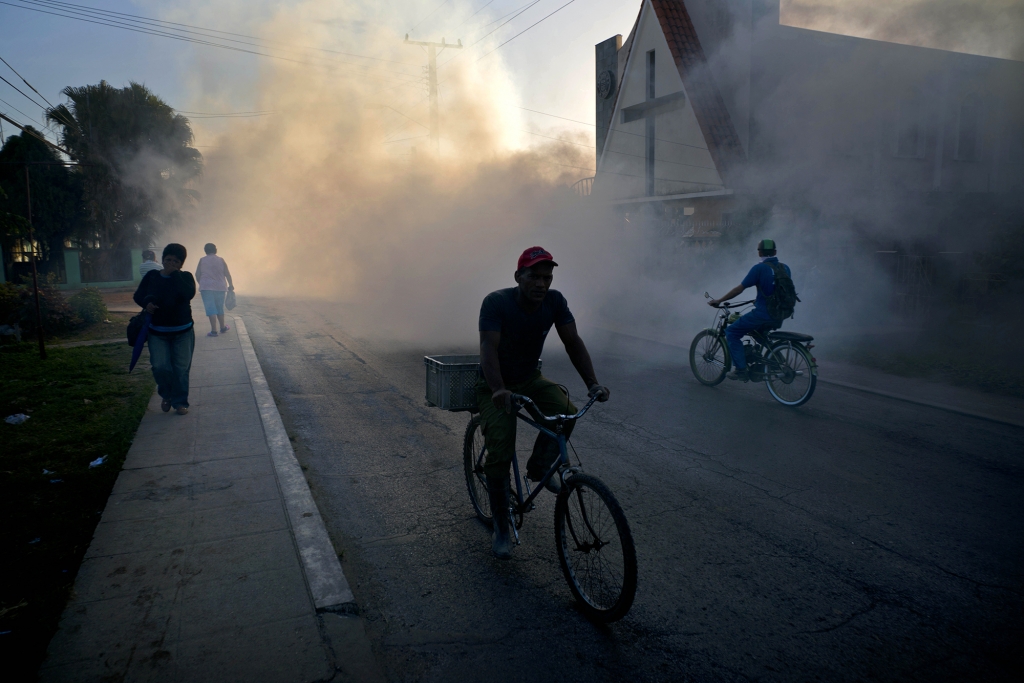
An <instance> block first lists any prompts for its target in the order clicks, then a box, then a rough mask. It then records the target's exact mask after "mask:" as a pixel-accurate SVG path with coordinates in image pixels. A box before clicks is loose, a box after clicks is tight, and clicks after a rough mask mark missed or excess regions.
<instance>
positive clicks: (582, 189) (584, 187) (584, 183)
mask: <svg viewBox="0 0 1024 683" xmlns="http://www.w3.org/2000/svg"><path fill="white" fill-rule="evenodd" d="M572 191H573V192H575V193H576V196H577V197H589V196H590V193H591V192H593V191H594V178H593V177H590V178H583V179H582V180H577V181H576V182H575V183H573V184H572Z"/></svg>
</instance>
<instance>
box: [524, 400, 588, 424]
mask: <svg viewBox="0 0 1024 683" xmlns="http://www.w3.org/2000/svg"><path fill="white" fill-rule="evenodd" d="M599 396H600V394H598V395H597V396H592V397H591V398H590V400H589V401H587V405H585V406H583V408H582V409H581V410H580V411H579V412H578V413H576V414H575V415H545V414H544V413H542V412H541V411H540V408H538V407H537V404H536V403H534V402H533V400H532V399H531V398H529V397H528V396H523V395H522V394H512V402H513V405H515V406H516V409H517V410H518V409H519V408H521V407H525V406H532V407H533V410H531V411H530V414H532V415H533V416H534V417H537V418H538V419H541V420H544V421H546V422H557V421H558V420H578V419H580V418H581V417H583V415H584V413H586V412H587V411H588V410H590V406H592V405H594V401H596V400H597V399H598V397H599Z"/></svg>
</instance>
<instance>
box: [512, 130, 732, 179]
mask: <svg viewBox="0 0 1024 683" xmlns="http://www.w3.org/2000/svg"><path fill="white" fill-rule="evenodd" d="M519 131H520V132H522V133H529V134H530V135H536V136H537V137H539V138H547V139H548V140H557V141H558V142H564V143H566V144H568V145H577V146H579V147H586V148H587V149H597V148H596V147H594V146H593V145H585V144H583V143H582V142H573V141H572V140H564V139H562V138H553V137H551V136H550V135H541V134H540V133H534V132H533V131H532V130H523V129H521V128H520V129H519ZM608 153H609V154H619V155H621V156H626V157H636V158H637V159H646V158H647V157H646V156H644V155H642V154H632V153H631V152H619V151H616V150H614V149H609V150H608ZM654 160H655V161H657V162H660V163H663V164H672V165H673V166H688V167H689V168H703V169H704V170H707V171H717V170H718V169H717V168H715V167H714V166H698V165H697V164H684V163H683V162H681V161H669V160H668V159H658V158H657V157H655V159H654Z"/></svg>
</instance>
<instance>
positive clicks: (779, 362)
mask: <svg viewBox="0 0 1024 683" xmlns="http://www.w3.org/2000/svg"><path fill="white" fill-rule="evenodd" d="M704 298H706V299H710V298H711V295H710V294H708V293H707V292H704ZM752 303H754V300H753V299H751V300H750V301H741V302H739V303H728V302H726V303H722V304H719V305H718V306H716V308H718V309H719V312H718V313H716V314H715V322H714V323H713V324H712V326H711V327H709V328H707V329H706V330H702V331H701V332H700V333H699V334H698V335H697V336H696V337H694V339H693V343H691V344H690V369H691V370H693V375H694V377H696V378H697V381H698V382H700V383H701V384H703V385H704V386H708V387H713V386H716V385H718V384H721V382H722V380H724V379H725V375H726V373H728V372H729V369H730V368H731V367H732V364H733V363H732V356H731V354H730V352H729V346H728V344H726V340H725V328H727V327H728V326H729V325H731V324H732V323H734V322H735V321H736V320H737V319H738V318H739V317H740V314H739V313H736V312H732V313H730V311H733V309H737V308H742V307H744V306H749V305H750V304H752ZM747 336H748V337H749V339H744V341H743V351H744V354H745V356H746V361H747V368H748V369H749V372H750V380H751V381H754V382H758V381H762V380H763V381H764V383H765V385H766V386H767V387H768V392H769V393H770V394H771V395H772V397H773V398H774V399H775V400H776V401H778V402H779V403H781V404H782V405H784V406H790V407H793V408H795V407H797V406H802V405H803V404H805V403H807V402H808V401H809V400H811V396H812V395H813V394H814V388H815V387H816V386H817V383H818V361H817V360H816V359H815V358H814V356H812V355H811V353H810V349H812V348H814V344H812V343H811V342H812V341H813V340H814V337H812V336H810V335H809V334H801V333H799V332H783V331H782V330H754V331H753V332H750V333H749V334H748V335H747Z"/></svg>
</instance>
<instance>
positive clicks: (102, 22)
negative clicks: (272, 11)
mask: <svg viewBox="0 0 1024 683" xmlns="http://www.w3.org/2000/svg"><path fill="white" fill-rule="evenodd" d="M22 2H23V3H27V2H28V0H22ZM37 4H43V3H37ZM0 5H7V6H9V7H16V8H18V9H23V10H27V11H30V12H39V13H41V14H49V15H52V16H56V17H63V18H65V19H73V20H75V21H83V22H85V23H88V24H97V25H99V26H108V27H111V28H118V29H122V30H125V31H133V32H135V33H142V34H146V35H152V36H158V37H162V38H170V39H172V40H178V41H181V42H186V43H194V44H196V45H206V46H209V47H217V48H220V49H222V50H231V51H233V52H241V53H244V54H250V55H256V56H258V57H267V58H270V59H277V60H280V61H285V62H292V63H294V64H303V65H314V66H338V65H340V64H347V65H349V66H354V67H356V68H359V69H369V68H370V67H369V66H368V65H365V64H358V63H355V62H347V61H344V60H332V61H327V62H323V61H319V62H318V61H311V60H302V59H294V58H291V57H285V56H282V55H275V54H271V53H268V52H260V51H258V50H249V49H245V48H241V47H236V46H234V45H224V44H222V43H217V42H212V41H211V40H199V39H197V38H193V37H190V36H187V35H184V36H183V35H178V34H175V33H168V32H167V31H161V30H156V29H153V28H148V27H145V26H142V27H140V26H138V25H135V24H130V23H125V22H123V21H119V20H115V19H109V18H107V17H97V16H96V15H91V14H88V13H83V12H76V11H74V10H65V9H64V8H60V7H58V8H50V9H53V10H57V11H50V10H44V9H38V8H36V7H26V6H25V4H20V5H16V4H13V3H10V2H2V1H0ZM44 6H47V7H49V5H44ZM61 12H69V14H62V13H61ZM75 14H85V16H86V17H93V18H83V17H82V16H75ZM168 30H178V29H168ZM206 37H208V38H214V37H213V36H206ZM219 40H226V39H219ZM234 42H240V41H234ZM257 47H260V46H257ZM314 49H315V48H314ZM358 56H362V55H358ZM388 73H391V74H395V75H399V76H405V77H410V76H413V74H409V73H405V72H402V71H388ZM405 83H407V84H408V85H419V84H420V81H419V80H418V79H416V80H409V81H405Z"/></svg>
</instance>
